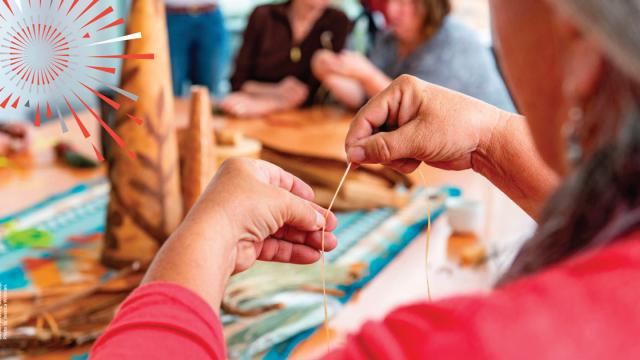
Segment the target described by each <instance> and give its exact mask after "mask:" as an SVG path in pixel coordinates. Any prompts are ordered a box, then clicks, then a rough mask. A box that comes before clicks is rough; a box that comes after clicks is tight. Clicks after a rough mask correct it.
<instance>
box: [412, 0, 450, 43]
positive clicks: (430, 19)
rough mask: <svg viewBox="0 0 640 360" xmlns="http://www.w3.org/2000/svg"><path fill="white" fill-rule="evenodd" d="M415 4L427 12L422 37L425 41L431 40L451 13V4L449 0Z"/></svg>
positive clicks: (424, 1)
mask: <svg viewBox="0 0 640 360" xmlns="http://www.w3.org/2000/svg"><path fill="white" fill-rule="evenodd" d="M415 2H416V4H417V5H418V6H421V7H422V8H423V9H424V10H425V18H424V20H423V23H422V35H423V36H424V38H425V39H429V38H431V37H432V36H433V35H434V34H435V33H436V32H437V31H438V30H439V29H440V27H441V26H442V24H443V23H444V19H445V18H446V17H447V15H449V13H450V12H451V2H450V1H449V0H415Z"/></svg>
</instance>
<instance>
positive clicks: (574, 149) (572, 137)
mask: <svg viewBox="0 0 640 360" xmlns="http://www.w3.org/2000/svg"><path fill="white" fill-rule="evenodd" d="M583 119H584V110H583V109H582V107H581V106H577V105H576V106H573V107H571V109H569V120H568V121H567V122H566V123H565V124H564V126H563V127H562V132H563V135H564V139H565V144H566V153H567V158H568V159H569V162H570V163H571V165H573V166H576V165H578V164H579V163H580V160H582V155H583V154H582V144H581V143H580V129H581V128H582V120H583Z"/></svg>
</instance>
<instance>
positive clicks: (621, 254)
mask: <svg viewBox="0 0 640 360" xmlns="http://www.w3.org/2000/svg"><path fill="white" fill-rule="evenodd" d="M638 279H640V239H636V240H632V241H627V244H616V245H613V246H610V247H609V248H607V249H604V250H599V251H596V252H592V253H591V254H587V255H584V256H580V257H577V258H575V259H573V260H570V261H568V262H566V263H564V264H562V265H560V266H557V267H555V268H554V269H552V270H549V271H546V272H543V273H540V274H537V275H534V276H530V277H527V278H525V279H523V280H521V281H518V282H516V283H513V284H512V285H509V286H506V287H504V288H501V289H500V290H497V291H494V292H492V293H490V294H487V295H485V296H473V297H471V296H469V297H464V298H454V299H450V300H445V301H439V302H435V303H430V304H427V303H424V304H416V305H412V306H408V307H404V308H401V309H399V310H396V311H394V312H392V313H391V314H390V315H389V316H388V317H387V318H386V319H385V320H384V321H382V322H369V323H367V324H365V325H364V326H363V327H362V328H361V330H360V332H359V333H357V334H355V335H352V336H350V337H349V338H348V339H347V342H346V345H345V346H344V347H343V348H341V349H338V350H336V351H334V352H333V353H331V354H329V355H328V356H327V357H326V358H327V359H350V360H351V359H354V360H358V359H394V360H403V359H418V358H438V359H469V358H474V359H628V358H639V356H640V342H638V341H637V334H639V333H640V321H638V319H640V306H638V304H640V289H639V288H638V286H637V283H638V282H637V280H638Z"/></svg>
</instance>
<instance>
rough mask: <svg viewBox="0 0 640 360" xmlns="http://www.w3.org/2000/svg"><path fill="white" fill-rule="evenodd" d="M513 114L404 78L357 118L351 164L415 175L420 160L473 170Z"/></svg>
mask: <svg viewBox="0 0 640 360" xmlns="http://www.w3.org/2000/svg"><path fill="white" fill-rule="evenodd" d="M506 117H508V113H506V112H503V111H502V110H500V109H498V108H496V107H494V106H491V105H489V104H486V103H483V102H481V101H479V100H476V99H473V98H471V97H468V96H466V95H463V94H460V93H457V92H454V91H451V90H447V89H445V88H442V87H439V86H436V85H432V84H429V83H427V82H424V81H422V80H419V79H417V78H415V77H413V76H408V75H403V76H401V77H399V78H398V79H396V80H395V81H394V82H393V83H392V84H391V85H390V86H389V87H388V88H386V89H385V90H384V91H382V92H381V93H379V94H378V95H376V96H374V97H373V98H372V99H371V100H370V101H369V102H368V103H367V104H366V105H365V106H364V107H363V108H362V109H361V110H360V111H359V112H358V114H357V115H356V116H355V119H354V120H353V122H352V124H351V128H350V129H349V133H348V135H347V138H346V143H345V147H346V151H347V157H348V159H349V161H351V162H353V163H355V164H364V163H380V164H384V165H387V166H390V167H392V168H394V169H396V170H398V171H401V172H405V173H409V172H412V171H414V170H415V169H416V168H417V167H418V166H419V165H420V162H422V161H424V162H425V163H427V164H429V165H431V166H435V167H439V168H442V169H447V170H463V169H469V168H474V157H475V155H477V154H480V153H482V152H483V151H484V150H485V148H486V147H487V146H488V145H489V142H490V140H491V136H492V133H493V132H494V129H496V128H497V127H499V126H501V125H502V124H503V123H504V121H502V120H503V119H504V118H506Z"/></svg>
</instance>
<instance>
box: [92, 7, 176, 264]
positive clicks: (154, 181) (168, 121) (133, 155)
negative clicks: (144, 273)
mask: <svg viewBox="0 0 640 360" xmlns="http://www.w3.org/2000/svg"><path fill="white" fill-rule="evenodd" d="M137 32H141V33H142V39H139V40H133V41H128V42H127V43H126V50H125V52H126V53H127V54H148V53H152V54H154V56H155V58H154V60H144V59H125V60H124V62H123V65H122V78H121V85H120V86H121V88H122V89H124V90H126V91H129V92H131V93H134V94H137V95H138V96H139V98H138V101H137V102H133V101H130V100H128V99H126V98H125V97H122V96H120V97H118V98H117V99H116V100H117V101H118V102H119V103H120V104H121V105H122V106H121V108H120V109H119V110H118V113H117V116H116V120H115V124H114V128H115V130H116V132H117V133H118V134H120V136H121V137H122V139H123V140H124V141H125V142H126V144H127V147H128V148H127V149H126V150H124V149H120V148H118V147H116V146H110V151H109V155H108V159H109V179H110V181H111V194H110V200H109V208H108V215H107V228H106V234H105V247H104V250H103V253H102V262H103V263H104V264H106V265H108V266H111V267H122V266H127V265H129V264H130V263H132V262H134V261H140V262H141V263H143V264H145V263H149V262H150V261H151V260H152V259H153V256H154V255H155V253H156V252H157V250H158V249H159V247H160V246H161V245H162V243H163V242H164V241H165V240H166V238H167V237H168V236H169V235H170V234H171V232H172V231H173V230H174V229H175V228H176V227H177V226H178V224H179V223H180V221H181V220H182V216H183V209H182V197H181V193H180V178H179V176H180V173H179V169H178V167H179V163H178V147H177V136H176V130H175V127H174V123H173V120H174V109H173V94H172V86H171V70H170V66H169V50H168V39H167V28H166V18H165V9H164V2H163V1H161V0H133V1H132V5H131V13H130V16H129V23H128V25H127V33H128V34H132V33H137ZM129 114H130V115H133V116H134V117H135V118H137V119H140V120H141V121H142V123H141V124H136V121H134V119H133V118H131V117H130V116H129Z"/></svg>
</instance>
